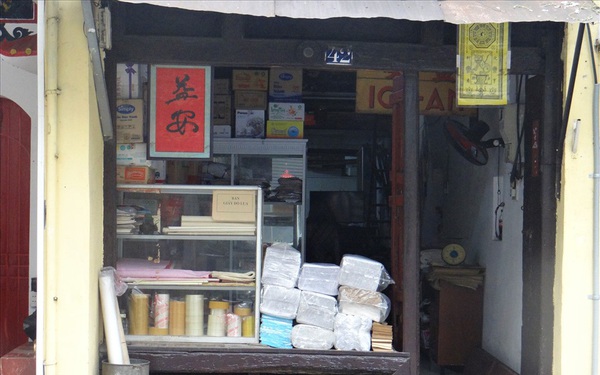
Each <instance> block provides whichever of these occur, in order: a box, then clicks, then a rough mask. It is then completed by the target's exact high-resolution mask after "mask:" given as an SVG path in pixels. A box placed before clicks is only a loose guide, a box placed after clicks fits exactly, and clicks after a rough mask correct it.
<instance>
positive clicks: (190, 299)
mask: <svg viewBox="0 0 600 375" xmlns="http://www.w3.org/2000/svg"><path fill="white" fill-rule="evenodd" d="M185 334H186V336H204V296H203V295H201V294H200V295H198V294H188V295H187V296H185Z"/></svg>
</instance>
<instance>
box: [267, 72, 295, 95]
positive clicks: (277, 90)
mask: <svg viewBox="0 0 600 375" xmlns="http://www.w3.org/2000/svg"><path fill="white" fill-rule="evenodd" d="M269 78H270V80H269V101H274V102H300V101H302V69H289V68H271V71H270V72H269Z"/></svg>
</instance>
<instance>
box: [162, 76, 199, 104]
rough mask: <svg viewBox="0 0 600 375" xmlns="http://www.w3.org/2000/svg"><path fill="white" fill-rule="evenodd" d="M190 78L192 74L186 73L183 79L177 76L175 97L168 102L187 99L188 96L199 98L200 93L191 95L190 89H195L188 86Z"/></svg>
mask: <svg viewBox="0 0 600 375" xmlns="http://www.w3.org/2000/svg"><path fill="white" fill-rule="evenodd" d="M189 80H190V76H188V75H187V74H184V76H183V79H182V80H180V79H179V77H175V85H176V86H177V88H176V89H175V91H173V94H174V95H175V97H174V98H173V99H171V100H168V101H167V102H166V103H167V104H170V103H171V102H174V101H175V100H186V99H188V98H198V95H190V91H194V90H195V89H194V88H193V87H187V84H188V81H189Z"/></svg>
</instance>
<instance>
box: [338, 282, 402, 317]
mask: <svg viewBox="0 0 600 375" xmlns="http://www.w3.org/2000/svg"><path fill="white" fill-rule="evenodd" d="M338 310H339V312H340V313H344V314H349V315H358V316H364V317H367V318H369V319H371V320H373V321H375V322H378V323H382V322H384V321H385V319H386V318H387V317H388V315H389V313H390V299H389V298H388V297H387V296H386V295H385V294H383V293H380V292H373V291H370V290H365V289H358V288H352V287H349V286H341V287H340V294H339V295H338Z"/></svg>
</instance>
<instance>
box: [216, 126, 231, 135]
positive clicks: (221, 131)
mask: <svg viewBox="0 0 600 375" xmlns="http://www.w3.org/2000/svg"><path fill="white" fill-rule="evenodd" d="M212 134H213V138H231V125H213V127H212Z"/></svg>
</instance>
